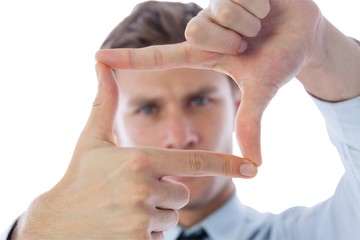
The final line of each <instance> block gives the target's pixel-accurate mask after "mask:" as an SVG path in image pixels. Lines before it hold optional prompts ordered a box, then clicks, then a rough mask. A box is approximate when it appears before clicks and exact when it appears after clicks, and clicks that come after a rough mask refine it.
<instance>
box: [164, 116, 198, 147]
mask: <svg viewBox="0 0 360 240" xmlns="http://www.w3.org/2000/svg"><path fill="white" fill-rule="evenodd" d="M162 131H163V133H164V134H163V136H164V137H163V147H164V148H173V149H192V148H194V146H195V145H196V144H197V143H198V142H199V135H198V134H197V131H196V129H195V128H194V125H193V123H192V121H191V119H189V118H188V117H186V116H184V115H181V114H176V115H173V116H169V117H167V119H166V121H165V124H164V125H163V129H162Z"/></svg>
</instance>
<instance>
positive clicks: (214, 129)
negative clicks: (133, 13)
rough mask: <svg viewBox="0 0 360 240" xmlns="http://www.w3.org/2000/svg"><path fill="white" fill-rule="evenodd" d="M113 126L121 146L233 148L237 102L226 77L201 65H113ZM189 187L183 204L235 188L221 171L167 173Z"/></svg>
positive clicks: (229, 150) (207, 199) (200, 201)
mask: <svg viewBox="0 0 360 240" xmlns="http://www.w3.org/2000/svg"><path fill="white" fill-rule="evenodd" d="M115 75H116V78H117V81H118V86H119V89H120V101H119V112H118V121H117V128H118V130H119V136H118V137H119V142H120V145H121V146H123V147H138V146H152V147H161V148H174V149H192V150H194V149H198V150H208V151H215V152H222V153H230V154H231V153H232V132H233V126H234V123H233V121H234V117H235V111H236V109H237V105H238V103H239V100H238V99H239V96H238V95H239V93H237V94H235V93H234V90H233V89H232V88H231V85H230V82H229V80H228V78H227V77H226V76H225V75H223V74H220V73H216V72H213V71H208V70H199V69H173V70H166V71H156V72H155V71H154V72H149V71H116V73H115ZM171 178H172V179H175V180H177V181H180V182H182V183H184V184H185V185H186V186H187V187H188V188H189V190H190V202H189V204H188V206H187V207H186V208H198V207H202V206H204V205H206V204H208V203H210V202H215V203H216V201H217V199H221V198H222V197H223V196H224V194H225V193H228V192H229V191H230V192H232V191H233V184H232V181H231V179H228V178H223V177H194V178H189V177H171Z"/></svg>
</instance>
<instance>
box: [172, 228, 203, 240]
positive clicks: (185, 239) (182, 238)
mask: <svg viewBox="0 0 360 240" xmlns="http://www.w3.org/2000/svg"><path fill="white" fill-rule="evenodd" d="M207 236H208V235H207V233H206V232H205V230H204V229H199V231H196V232H194V233H192V234H190V235H185V231H182V232H181V234H180V235H179V237H178V238H177V239H176V240H204V239H206V237H207Z"/></svg>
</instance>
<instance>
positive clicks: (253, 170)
mask: <svg viewBox="0 0 360 240" xmlns="http://www.w3.org/2000/svg"><path fill="white" fill-rule="evenodd" d="M240 173H241V175H243V176H245V177H254V176H255V175H256V174H257V167H256V166H255V165H254V164H252V163H243V164H242V165H241V166H240Z"/></svg>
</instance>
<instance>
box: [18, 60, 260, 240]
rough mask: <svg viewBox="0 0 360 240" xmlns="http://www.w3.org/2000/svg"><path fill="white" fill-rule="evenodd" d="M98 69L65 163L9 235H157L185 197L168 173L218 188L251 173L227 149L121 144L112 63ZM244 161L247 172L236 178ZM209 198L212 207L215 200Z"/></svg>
mask: <svg viewBox="0 0 360 240" xmlns="http://www.w3.org/2000/svg"><path fill="white" fill-rule="evenodd" d="M96 69H97V74H98V79H99V87H98V95H97V97H96V99H95V101H94V104H93V108H92V111H91V113H90V117H89V120H88V123H87V124H86V126H85V128H84V131H83V132H82V134H81V136H80V138H79V141H78V143H77V145H76V148H75V151H74V155H73V158H72V160H71V163H70V165H69V168H68V170H67V171H66V173H65V175H64V177H63V178H62V179H61V180H60V181H59V183H58V184H57V185H56V186H54V187H53V188H52V189H50V190H49V191H48V192H46V193H44V194H42V195H40V196H39V197H37V198H36V199H35V200H34V201H33V202H32V203H31V204H30V206H29V207H28V209H27V211H26V212H25V213H24V214H23V215H22V216H21V217H20V219H19V221H18V224H17V227H16V228H15V231H14V233H13V236H12V239H26V240H31V239H36V240H39V239H162V238H163V231H165V230H168V229H170V228H172V227H174V226H175V225H176V224H177V223H178V218H179V213H178V210H179V209H181V208H182V207H184V206H185V205H186V204H187V203H188V202H189V198H190V193H189V189H188V188H187V187H186V185H184V184H182V183H181V182H177V181H174V180H172V179H170V178H167V176H175V177H180V179H181V178H183V179H185V178H184V177H199V176H204V177H205V176H222V178H218V179H219V180H217V181H218V182H219V183H221V184H219V185H222V186H221V188H222V187H224V188H226V187H225V186H229V188H231V187H232V186H233V185H232V183H231V181H230V178H229V177H243V178H248V177H249V176H250V173H251V175H252V176H253V175H255V174H256V168H255V166H254V165H253V164H252V163H251V162H249V161H247V160H246V159H242V158H239V157H235V156H232V155H229V154H225V153H214V152H209V151H199V150H191V149H190V150H187V151H184V150H175V149H171V150H169V149H168V150H166V149H160V148H153V147H136V148H135V147H133V148H131V147H120V146H119V142H118V140H119V137H118V136H126V135H127V133H126V134H122V133H120V132H119V128H116V127H115V120H116V114H117V110H118V108H119V90H118V86H117V83H116V80H115V77H114V76H113V73H112V70H111V69H110V68H108V67H107V66H105V65H103V64H100V63H98V64H97V65H96ZM207 75H209V74H207ZM212 81H213V82H216V83H217V81H214V80H212ZM217 84H218V83H217ZM120 90H121V89H120ZM225 92H226V91H224V92H223V93H222V94H224V93H225ZM123 96H125V95H123ZM228 99H231V97H230V98H228ZM176 103H178V102H177V101H176ZM229 103H230V102H229ZM232 104H233V102H232V103H231V105H232ZM224 105H226V104H224ZM231 108H232V109H234V106H232V107H231ZM218 109H219V108H218ZM229 109H230V108H229ZM170 119H171V118H170ZM229 119H230V118H229ZM219 122H222V121H219ZM225 123H226V122H224V123H223V124H225ZM229 126H231V125H229ZM230 129H231V127H230V128H229V131H230ZM115 132H116V134H115ZM179 139H181V138H179ZM124 142H125V141H124ZM224 142H226V141H225V140H224ZM228 150H230V148H228V149H224V152H225V151H228ZM244 166H245V168H246V169H248V170H247V171H246V174H247V175H241V169H244ZM249 167H250V169H253V170H252V171H249ZM225 177H228V178H225ZM208 179H211V178H208ZM184 182H186V181H184ZM190 185H192V184H190ZM194 185H196V184H194ZM216 189H218V191H219V189H220V187H218V188H216V187H213V190H212V191H213V192H214V194H213V196H214V195H216ZM225 192H227V191H223V193H225ZM212 198H215V197H210V199H209V203H208V205H209V206H214V205H216V203H213V202H215V201H212V200H213V199H212ZM220 199H221V198H220ZM192 201H193V200H192ZM198 201H199V199H198ZM220 201H222V200H220ZM194 203H196V201H194ZM217 204H220V203H219V202H217Z"/></svg>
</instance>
